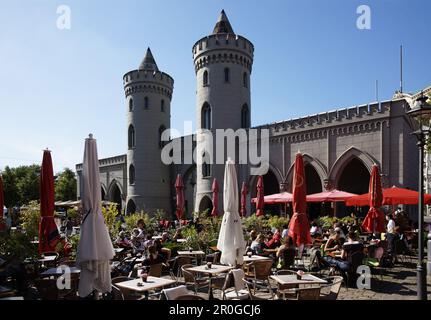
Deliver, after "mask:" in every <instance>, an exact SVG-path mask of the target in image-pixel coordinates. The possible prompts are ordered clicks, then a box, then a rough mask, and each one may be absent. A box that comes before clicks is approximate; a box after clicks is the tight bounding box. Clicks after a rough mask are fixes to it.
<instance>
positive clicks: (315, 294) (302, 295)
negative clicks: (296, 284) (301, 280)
mask: <svg viewBox="0 0 431 320" xmlns="http://www.w3.org/2000/svg"><path fill="white" fill-rule="evenodd" d="M319 298H320V287H315V288H301V289H298V290H297V300H319Z"/></svg>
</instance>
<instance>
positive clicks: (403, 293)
mask: <svg viewBox="0 0 431 320" xmlns="http://www.w3.org/2000/svg"><path fill="white" fill-rule="evenodd" d="M271 285H272V287H273V288H274V290H275V288H276V287H277V285H276V283H275V282H272V281H271ZM416 285H417V281H416V261H414V260H412V261H411V262H410V261H409V262H404V263H397V264H396V265H395V266H394V267H392V268H384V269H382V272H381V275H380V274H379V273H377V274H374V275H373V276H372V279H371V289H357V288H353V287H349V288H348V289H346V287H345V285H343V287H342V288H341V290H340V293H339V295H338V300H415V299H416V288H417V287H416ZM427 285H428V300H430V299H431V277H430V276H428V278H427ZM199 295H202V296H203V297H205V298H208V295H207V294H206V292H205V291H202V292H200V293H199ZM256 296H257V297H258V298H261V299H270V298H271V295H270V294H269V292H268V291H257V293H256ZM214 297H215V298H216V299H220V298H221V297H220V291H219V290H215V291H214Z"/></svg>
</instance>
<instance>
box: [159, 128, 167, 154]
mask: <svg viewBox="0 0 431 320" xmlns="http://www.w3.org/2000/svg"><path fill="white" fill-rule="evenodd" d="M165 130H166V127H165V126H164V125H161V126H160V128H159V148H160V149H162V148H163V147H164V145H165V141H163V140H162V135H163V132H164V131H165Z"/></svg>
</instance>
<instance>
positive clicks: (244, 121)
mask: <svg viewBox="0 0 431 320" xmlns="http://www.w3.org/2000/svg"><path fill="white" fill-rule="evenodd" d="M241 127H242V128H249V127H250V112H249V109H248V105H247V104H246V103H245V104H244V105H243V106H242V109H241Z"/></svg>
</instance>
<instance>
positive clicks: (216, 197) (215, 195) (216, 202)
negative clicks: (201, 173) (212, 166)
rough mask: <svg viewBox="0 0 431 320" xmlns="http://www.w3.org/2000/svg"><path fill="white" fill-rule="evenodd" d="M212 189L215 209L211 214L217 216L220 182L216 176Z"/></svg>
mask: <svg viewBox="0 0 431 320" xmlns="http://www.w3.org/2000/svg"><path fill="white" fill-rule="evenodd" d="M211 191H212V193H213V210H212V211H211V216H213V217H217V216H218V191H219V189H218V182H217V179H216V178H214V180H213V185H212V188H211Z"/></svg>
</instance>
